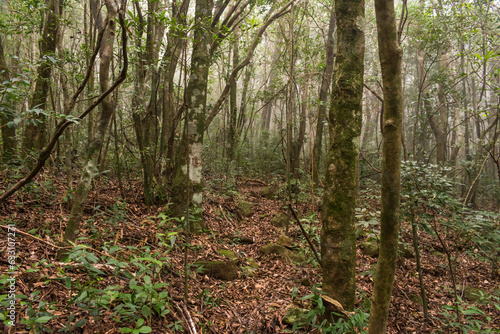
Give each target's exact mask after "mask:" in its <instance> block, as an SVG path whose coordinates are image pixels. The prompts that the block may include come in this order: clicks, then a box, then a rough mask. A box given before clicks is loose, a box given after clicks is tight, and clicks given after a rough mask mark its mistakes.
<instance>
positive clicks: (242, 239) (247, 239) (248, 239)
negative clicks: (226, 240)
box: [233, 235, 255, 245]
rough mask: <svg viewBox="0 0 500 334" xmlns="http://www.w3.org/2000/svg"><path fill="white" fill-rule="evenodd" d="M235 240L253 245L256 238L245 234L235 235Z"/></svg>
mask: <svg viewBox="0 0 500 334" xmlns="http://www.w3.org/2000/svg"><path fill="white" fill-rule="evenodd" d="M233 241H234V242H237V243H240V244H245V245H251V244H253V243H254V242H255V240H254V239H253V238H252V237H247V236H244V235H240V236H234V237H233Z"/></svg>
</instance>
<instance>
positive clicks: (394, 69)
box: [368, 0, 403, 334]
mask: <svg viewBox="0 0 500 334" xmlns="http://www.w3.org/2000/svg"><path fill="white" fill-rule="evenodd" d="M375 14H376V21H377V32H378V45H379V58H380V65H381V68H382V84H383V90H384V118H383V140H384V142H383V146H382V195H381V200H382V210H381V216H380V224H381V230H380V253H379V260H378V263H377V271H376V274H377V275H376V279H375V285H374V287H373V296H372V306H371V314H370V323H369V327H368V333H370V334H385V333H386V328H387V318H388V316H389V306H390V302H391V294H392V286H393V283H394V274H395V271H396V259H397V254H398V243H399V207H400V189H401V183H400V173H401V131H402V119H403V115H402V113H403V98H402V82H401V59H402V49H401V47H400V45H399V42H398V39H397V36H398V33H397V30H396V18H395V13H394V1H393V0H375Z"/></svg>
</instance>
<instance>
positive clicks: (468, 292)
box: [457, 285, 491, 302]
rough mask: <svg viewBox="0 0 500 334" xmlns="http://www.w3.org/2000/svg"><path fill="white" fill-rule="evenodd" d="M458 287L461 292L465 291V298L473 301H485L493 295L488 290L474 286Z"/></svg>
mask: <svg viewBox="0 0 500 334" xmlns="http://www.w3.org/2000/svg"><path fill="white" fill-rule="evenodd" d="M457 289H458V292H459V293H460V292H461V291H463V293H464V298H465V299H467V300H468V301H471V302H484V301H485V299H489V298H490V297H491V295H490V294H489V292H488V291H486V290H483V289H479V288H475V287H472V286H465V287H464V286H462V285H457Z"/></svg>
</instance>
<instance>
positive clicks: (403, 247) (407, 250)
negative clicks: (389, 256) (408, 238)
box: [398, 242, 415, 259]
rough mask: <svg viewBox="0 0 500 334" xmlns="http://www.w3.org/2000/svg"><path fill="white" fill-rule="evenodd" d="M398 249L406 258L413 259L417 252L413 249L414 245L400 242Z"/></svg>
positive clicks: (400, 254)
mask: <svg viewBox="0 0 500 334" xmlns="http://www.w3.org/2000/svg"><path fill="white" fill-rule="evenodd" d="M398 250H399V254H398V255H399V256H402V257H404V258H405V259H411V258H414V257H415V252H414V251H413V246H412V245H411V244H408V243H404V242H400V243H399V247H398Z"/></svg>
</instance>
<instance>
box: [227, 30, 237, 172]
mask: <svg viewBox="0 0 500 334" xmlns="http://www.w3.org/2000/svg"><path fill="white" fill-rule="evenodd" d="M234 34H235V36H234V42H233V71H234V70H235V69H236V67H237V66H238V65H239V62H240V53H239V44H240V40H239V35H238V31H235V32H234ZM237 88H238V80H233V81H232V82H231V88H230V92H229V131H228V141H227V143H228V147H227V160H228V162H230V161H233V160H234V150H235V146H236V122H237V117H238V104H237V97H238V95H237Z"/></svg>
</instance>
